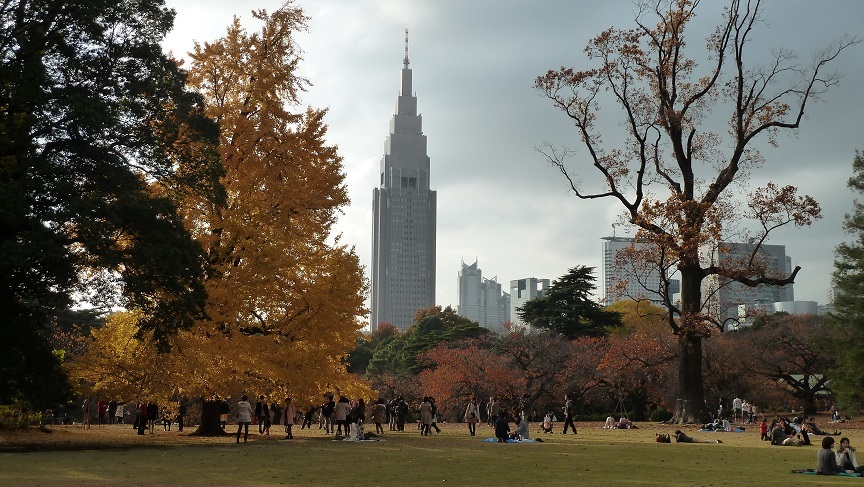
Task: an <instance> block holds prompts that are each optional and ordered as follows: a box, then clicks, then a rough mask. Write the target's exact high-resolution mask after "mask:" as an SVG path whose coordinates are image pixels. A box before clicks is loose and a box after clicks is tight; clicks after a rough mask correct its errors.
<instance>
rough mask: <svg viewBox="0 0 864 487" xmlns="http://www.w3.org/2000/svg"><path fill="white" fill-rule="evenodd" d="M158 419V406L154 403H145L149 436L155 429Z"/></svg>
mask: <svg viewBox="0 0 864 487" xmlns="http://www.w3.org/2000/svg"><path fill="white" fill-rule="evenodd" d="M158 417H159V405H158V404H157V403H155V402H148V403H147V429H148V430H149V431H150V434H151V435H152V434H154V430H155V429H156V419H157V418H158Z"/></svg>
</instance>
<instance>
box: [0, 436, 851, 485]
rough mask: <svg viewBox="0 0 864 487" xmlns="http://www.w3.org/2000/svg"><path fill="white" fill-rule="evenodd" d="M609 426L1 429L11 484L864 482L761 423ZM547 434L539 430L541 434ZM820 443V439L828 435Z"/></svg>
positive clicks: (5, 480) (0, 467) (4, 475)
mask: <svg viewBox="0 0 864 487" xmlns="http://www.w3.org/2000/svg"><path fill="white" fill-rule="evenodd" d="M820 424H822V425H823V426H824V427H825V428H832V427H833V426H834V425H830V424H828V423H826V422H824V421H822V422H821V423H820ZM253 426H254V425H253ZM559 426H560V425H559ZM600 426H601V425H600V424H599V423H580V424H577V428H578V429H579V434H578V435H561V434H560V432H558V429H557V427H556V433H555V434H552V435H539V434H538V435H536V436H539V437H541V438H542V439H543V440H544V443H533V444H516V445H513V444H497V443H484V442H482V439H483V438H486V437H489V436H492V430H491V428H488V427H485V426H481V427H479V428H478V431H477V434H478V436H477V437H470V436H468V432H467V427H466V426H465V425H462V424H448V425H443V426H442V430H443V431H442V433H441V435H436V436H431V437H421V436H419V434H418V433H417V431H416V429H413V428H411V429H410V430H406V431H405V432H404V433H396V432H389V431H387V432H385V434H384V441H381V442H362V443H357V442H347V441H333V440H332V438H330V437H325V436H324V435H323V434H322V430H318V429H313V430H311V431H310V430H303V431H302V432H300V431H296V432H295V439H293V440H284V439H283V438H284V435H279V434H277V433H278V432H280V431H281V427H274V428H273V430H272V431H273V433H272V436H269V437H267V436H259V435H258V434H257V429H255V433H256V434H253V435H250V438H249V443H247V444H243V443H241V444H240V445H237V444H235V442H234V437H232V436H227V437H223V438H197V437H193V436H188V435H186V433H178V432H176V431H170V432H164V431H161V427H160V428H159V429H157V431H156V434H155V435H153V436H150V435H147V436H143V437H142V436H137V435H136V434H135V433H134V431H133V430H132V428H131V426H129V425H114V426H103V427H101V428H96V427H94V428H93V429H90V430H83V429H81V427H80V426H73V427H64V426H57V427H54V428H53V430H52V431H51V432H50V433H45V432H40V431H35V430H34V431H29V432H16V433H9V432H0V485H2V486H7V485H8V486H76V485H80V486H87V487H103V486H174V485H193V486H199V485H200V486H205V485H206V486H212V485H215V486H234V485H243V486H270V485H288V486H376V485H410V486H412V487H414V486H426V485H435V486H442V485H450V486H463V485H470V486H472V487H474V486H485V485H494V486H512V485H549V486H555V485H658V486H709V485H710V486H719V485H728V486H735V487H740V486H742V485H758V486H760V487H762V486H772V485H777V486H783V487H788V486H789V485H790V484H792V485H796V486H799V485H851V484H856V485H864V479H857V478H849V477H836V478H835V477H824V476H815V475H796V474H791V473H790V471H791V470H792V469H796V468H815V466H816V452H817V451H818V449H819V446H815V445H814V446H806V447H772V446H770V445H768V444H767V443H765V442H762V441H759V433H758V428H757V427H755V426H753V427H748V428H747V432H746V433H701V432H699V431H696V430H695V429H694V428H693V427H689V428H682V429H684V431H685V432H687V434H689V435H690V436H693V437H695V438H698V439H705V440H709V439H710V440H713V439H717V438H720V439H721V440H722V441H723V443H722V444H708V443H706V444H683V443H682V444H676V443H674V440H673V443H672V444H658V443H655V441H654V433H657V432H663V433H671V432H672V431H674V429H675V428H673V427H672V426H667V425H660V424H650V423H642V424H641V428H640V429H638V430H604V429H602V428H601V427H600ZM316 428H317V427H316ZM838 428H839V429H840V430H841V431H842V432H843V433H844V434H843V436H849V437H850V438H851V440H852V445H853V446H859V447H862V448H864V427H862V426H861V425H858V424H854V423H845V424H841V425H839V426H838ZM295 429H296V427H295ZM372 429H374V426H373V428H372ZM537 429H539V427H538V426H537V425H536V424H533V423H532V425H531V431H532V434H534V431H535V430H537ZM250 431H251V430H250ZM836 439H837V441H838V443H839V438H836ZM813 440H814V443H819V442H821V437H818V436H814V437H813ZM862 456H864V455H862Z"/></svg>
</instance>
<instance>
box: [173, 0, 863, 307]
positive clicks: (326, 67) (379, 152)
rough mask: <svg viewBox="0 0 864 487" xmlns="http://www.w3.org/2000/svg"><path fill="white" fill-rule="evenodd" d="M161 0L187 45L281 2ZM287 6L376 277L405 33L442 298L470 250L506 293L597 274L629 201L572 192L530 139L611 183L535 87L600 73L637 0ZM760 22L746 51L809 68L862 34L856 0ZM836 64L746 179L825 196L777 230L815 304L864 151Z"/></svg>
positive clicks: (714, 4) (350, 234)
mask: <svg viewBox="0 0 864 487" xmlns="http://www.w3.org/2000/svg"><path fill="white" fill-rule="evenodd" d="M166 2H167V5H168V7H170V8H173V9H175V10H176V12H177V17H176V20H175V28H174V30H173V31H172V32H171V33H170V34H169V35H168V37H167V38H166V39H165V42H164V43H163V46H164V48H165V49H166V50H170V51H172V52H173V53H174V55H175V56H178V57H185V55H186V53H188V52H189V51H191V50H192V46H193V42H195V41H197V42H206V41H212V40H215V39H217V38H218V37H220V36H222V35H223V34H224V33H225V29H226V27H227V26H228V24H229V23H230V22H231V20H232V18H233V16H234V15H237V16H238V17H240V19H241V21H242V22H243V23H244V25H247V26H248V28H249V29H250V30H255V29H256V28H257V25H258V24H256V23H255V22H254V21H253V19H252V18H251V14H250V12H251V10H252V9H259V8H263V9H267V10H268V11H273V10H275V9H277V8H279V7H280V6H281V5H282V3H283V2H282V0H257V1H244V2H237V1H233V0H166ZM722 3H723V2H719V1H711V2H703V5H701V6H700V9H699V10H698V11H697V18H696V19H695V20H694V21H693V24H692V25H691V26H690V29H689V31H688V40H689V43H688V46H689V47H695V48H698V46H704V40H705V38H706V36H707V34H708V33H709V32H711V31H713V29H714V27H715V26H716V25H717V24H718V23H719V22H720V21H721V18H720V14H721V9H722V5H721V4H722ZM294 5H295V6H299V7H301V8H302V9H303V10H304V12H305V14H306V15H307V16H308V17H309V18H310V19H309V22H308V27H309V30H308V32H303V33H300V34H298V36H297V42H298V44H299V46H300V48H301V49H302V50H303V61H302V63H301V65H300V74H301V75H302V76H304V77H306V78H308V79H309V80H310V81H311V83H312V86H311V87H309V89H308V91H307V93H305V94H304V95H302V103H303V104H304V105H309V106H312V107H315V108H328V109H329V113H328V115H327V117H326V119H325V120H326V121H327V123H328V125H329V131H328V135H327V139H328V142H329V143H331V144H335V145H337V146H338V147H339V152H340V154H341V155H342V157H343V158H344V170H345V175H346V179H345V182H346V185H347V188H348V193H349V196H350V198H351V204H350V206H348V207H347V208H345V209H344V215H342V216H341V217H340V219H339V222H338V224H337V226H336V228H335V231H336V232H339V233H341V234H342V242H343V243H347V244H350V245H354V246H356V252H357V254H358V255H359V257H360V259H361V263H362V264H363V265H364V266H366V268H367V277H368V276H369V275H370V274H369V265H370V262H371V253H372V249H371V247H372V190H373V188H374V187H375V186H376V184H377V181H378V176H377V174H378V170H379V164H380V161H381V158H382V156H383V154H384V142H385V139H386V136H387V133H388V129H389V123H390V119H391V117H392V115H393V113H394V111H395V106H396V98H397V96H398V94H399V86H400V85H399V79H400V70H401V68H402V58H403V57H404V48H405V43H404V38H405V29H408V30H409V34H408V36H409V54H408V55H409V58H410V67H411V69H412V70H413V88H414V90H415V94H416V96H417V99H418V110H419V112H420V114H421V115H422V117H423V132H424V134H425V135H426V136H427V140H428V155H429V157H430V160H431V185H432V189H434V190H436V191H437V193H438V222H437V268H438V269H437V284H436V301H437V304H440V305H444V306H446V305H452V306H453V307H454V308H455V307H456V305H457V304H458V290H457V275H458V272H459V269H460V266H461V264H462V262H463V261H464V262H465V263H466V264H471V263H473V262H474V261H475V260H477V261H478V265H479V267H480V269H481V270H482V272H483V277H486V278H493V277H497V280H498V282H499V283H501V284H502V289H503V290H504V291H505V292H506V291H508V290H509V282H510V281H511V280H515V279H522V278H526V277H536V278H548V279H553V280H554V279H556V278H559V277H561V276H563V275H564V274H566V273H567V270H568V269H570V268H572V267H574V266H578V265H585V266H591V267H595V268H596V269H597V271H596V273H595V275H596V277H597V282H598V284H599V283H600V267H601V244H602V240H600V239H601V238H602V237H606V236H611V235H613V232H614V234H615V235H617V236H628V234H627V233H626V231H625V230H622V229H620V228H618V229H613V223H615V222H616V221H617V217H618V215H619V214H620V211H621V208H620V206H618V205H617V204H616V203H614V202H612V201H611V200H603V199H600V200H581V199H579V198H577V197H576V196H575V195H573V194H572V193H571V192H570V191H569V186H568V184H567V182H566V180H565V179H564V178H563V177H562V176H561V175H560V173H558V172H557V171H556V170H555V169H553V168H552V167H550V166H549V165H548V163H547V162H546V160H545V158H544V156H543V155H542V154H541V153H540V152H539V151H538V148H541V147H543V146H544V145H546V144H551V145H553V146H555V147H568V148H571V149H575V150H576V151H577V152H576V159H574V160H573V164H574V165H573V166H572V167H574V168H580V167H581V169H578V170H577V173H578V174H579V176H580V178H581V179H580V181H581V182H582V183H583V184H584V185H585V189H598V190H599V189H601V188H600V187H599V186H596V185H592V183H593V182H595V181H596V177H595V175H594V173H592V172H591V171H590V168H589V167H588V166H586V165H585V164H584V163H585V162H586V161H587V159H586V151H585V150H584V149H583V148H582V147H581V146H580V141H579V139H578V137H577V134H576V132H575V129H574V127H573V126H572V124H571V123H569V122H568V119H567V118H566V116H565V115H564V114H563V113H562V112H561V111H559V110H557V109H555V108H554V107H553V106H552V104H551V102H550V101H549V100H547V99H546V98H545V97H543V96H542V95H541V94H540V93H539V92H538V91H537V90H535V89H534V88H533V84H534V79H535V78H536V77H537V76H539V75H542V74H545V73H546V71H548V70H549V69H558V68H559V67H561V66H567V67H573V68H574V69H578V70H581V69H588V68H591V67H594V66H595V65H594V64H592V61H590V60H588V59H587V57H586V56H585V54H584V52H583V49H584V47H585V46H586V45H587V43H588V41H589V40H590V39H591V38H592V37H594V36H595V35H597V34H599V33H600V32H602V31H603V30H605V29H606V28H608V27H612V26H614V27H616V28H622V29H623V28H630V27H633V26H634V23H633V19H634V10H635V8H634V4H633V2H632V1H630V0H610V1H607V2H597V1H593V0H592V1H586V0H531V1H529V0H472V1H470V2H469V1H463V0H299V1H295V2H294ZM763 17H764V19H765V22H764V23H762V24H760V25H759V26H758V28H759V29H760V30H759V33H758V36H757V37H756V40H757V41H758V42H755V43H754V44H753V50H752V54H751V56H752V59H754V60H755V61H763V62H764V61H765V60H767V59H768V56H769V54H770V53H771V52H772V49H778V48H788V49H792V50H794V51H796V52H797V53H798V55H799V62H800V63H801V64H802V65H803V64H807V63H808V62H809V61H810V59H811V56H812V54H813V53H815V52H816V51H818V50H819V49H822V48H824V47H826V46H827V45H828V44H829V43H831V42H832V41H835V40H837V39H838V38H839V36H840V35H842V34H844V33H846V34H850V35H854V36H857V37H859V38H864V24H862V23H861V22H860V19H862V18H864V2H862V1H859V0H826V1H812V0H768V1H767V2H765V9H764V15H763ZM697 60H698V58H697ZM706 65H707V62H706ZM832 67H833V69H834V70H837V71H839V72H841V73H842V74H843V79H842V80H841V82H840V85H839V86H836V87H834V88H832V89H831V90H830V91H829V92H827V93H826V94H824V95H823V96H822V97H821V99H820V100H818V101H817V102H815V103H811V104H809V106H808V108H807V110H806V116H805V119H804V120H803V122H802V124H801V128H800V129H799V130H797V131H795V132H792V133H788V132H787V133H782V134H781V135H780V137H779V146H778V147H777V148H773V147H771V146H770V145H769V144H768V143H767V141H766V140H765V139H764V138H763V139H761V140H759V141H758V143H757V144H756V147H757V148H759V149H760V150H761V151H762V154H763V156H764V157H765V163H764V166H763V167H762V168H761V169H757V170H754V172H753V175H752V178H751V186H752V187H755V186H761V185H763V184H765V183H766V182H768V181H772V182H774V183H777V184H780V185H786V184H792V185H795V186H797V187H798V188H799V192H800V193H801V194H808V195H810V196H813V197H814V198H815V199H816V200H817V201H818V202H819V203H820V204H821V205H822V214H823V218H822V219H820V220H817V221H816V222H815V223H814V224H813V225H812V226H810V227H803V228H794V227H791V228H784V229H782V231H779V232H776V234H772V237H771V239H770V240H769V242H768V243H771V244H777V245H785V246H786V254H787V255H788V256H791V258H792V264H793V265H798V266H801V267H802V270H801V272H800V273H799V274H798V277H797V279H796V282H795V299H796V300H809V301H817V302H819V303H820V304H824V303H825V302H826V301H827V294H828V290H829V287H830V275H831V272H832V270H833V258H834V248H835V247H836V246H837V245H838V244H839V243H841V242H843V241H849V240H851V239H852V237H850V236H849V235H847V234H845V233H844V232H843V230H842V224H843V215H844V214H845V213H848V212H850V211H851V209H852V201H853V199H854V198H855V197H856V195H855V194H854V193H853V192H851V191H850V190H848V189H847V187H846V181H847V179H848V178H849V177H850V176H851V175H852V160H853V158H854V156H855V151H856V149H858V150H862V149H864V137H862V135H864V130H862V129H864V44H859V45H858V46H855V47H853V48H851V49H849V50H847V51H845V52H844V53H843V54H842V55H841V57H840V58H839V59H838V60H837V62H836V63H835V64H833V65H832ZM724 117H725V114H724ZM620 130H621V127H620V126H619V124H618V123H617V121H615V120H613V121H612V122H611V123H610V124H609V126H608V133H609V136H608V139H609V140H613V141H614V140H615V135H614V134H615V133H620ZM722 130H723V129H722V128H721V131H722ZM605 136H606V133H605V132H604V137H605ZM580 162H582V163H583V164H582V165H581V166H579V165H578V164H579V163H580ZM742 191H747V188H744V189H742ZM598 297H599V293H598Z"/></svg>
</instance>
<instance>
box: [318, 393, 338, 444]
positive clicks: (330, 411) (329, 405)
mask: <svg viewBox="0 0 864 487" xmlns="http://www.w3.org/2000/svg"><path fill="white" fill-rule="evenodd" d="M335 415H336V401H334V400H333V395H332V394H331V395H325V396H324V404H322V405H321V421H323V422H324V433H326V434H328V435H332V434H333V433H334V431H333V430H334V429H335V427H334V426H333V420H334V418H335Z"/></svg>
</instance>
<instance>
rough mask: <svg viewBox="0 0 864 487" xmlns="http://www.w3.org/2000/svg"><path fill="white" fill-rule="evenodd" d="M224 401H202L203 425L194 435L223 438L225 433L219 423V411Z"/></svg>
mask: <svg viewBox="0 0 864 487" xmlns="http://www.w3.org/2000/svg"><path fill="white" fill-rule="evenodd" d="M221 405H222V401H208V400H206V399H204V398H202V399H201V424H200V425H199V426H198V430H197V431H195V432H194V433H192V434H193V435H195V436H223V435H225V431H224V430H223V429H222V425H221V423H220V422H219V409H220V407H221Z"/></svg>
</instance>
